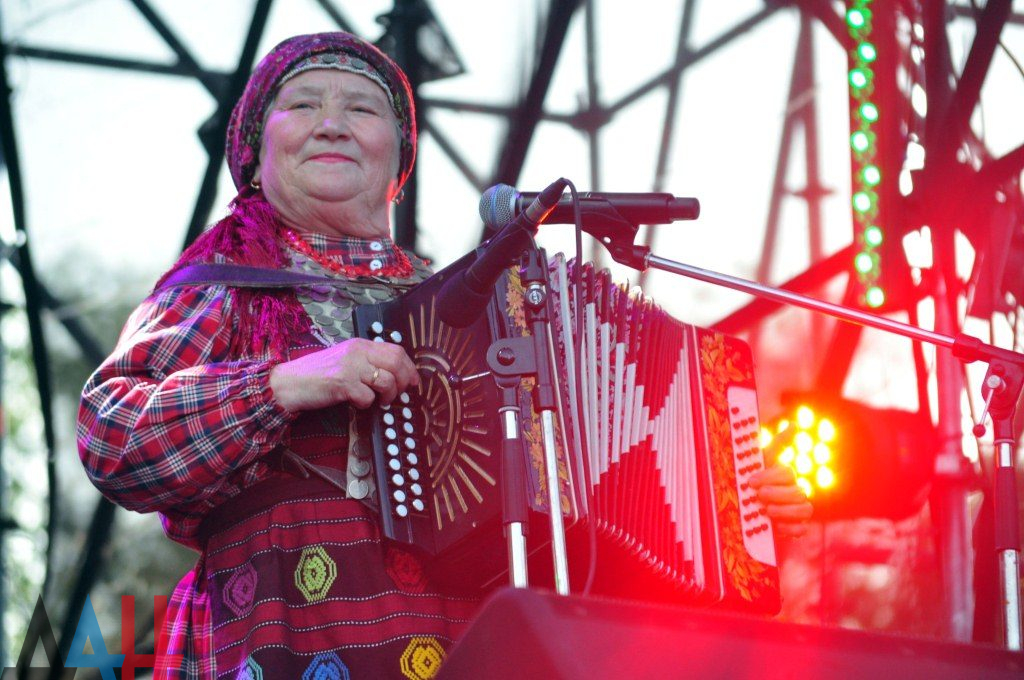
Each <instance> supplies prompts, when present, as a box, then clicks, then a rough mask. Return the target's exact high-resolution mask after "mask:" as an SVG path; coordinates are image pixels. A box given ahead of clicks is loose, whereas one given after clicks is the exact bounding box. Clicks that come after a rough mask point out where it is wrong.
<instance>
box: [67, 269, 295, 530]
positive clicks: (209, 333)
mask: <svg viewBox="0 0 1024 680" xmlns="http://www.w3.org/2000/svg"><path fill="white" fill-rule="evenodd" d="M230 302H231V295H230V292H229V291H228V290H227V289H225V288H224V287H222V286H211V287H204V288H184V289H171V290H168V291H165V292H163V293H161V294H159V295H157V296H154V297H152V298H150V299H149V300H147V301H146V302H144V303H143V304H142V305H141V306H140V307H139V308H138V309H137V310H136V311H135V313H134V314H132V316H131V318H130V319H129V320H128V323H127V325H126V326H125V330H124V331H123V333H122V335H121V340H120V341H119V342H118V346H117V348H116V349H115V350H114V353H113V354H112V355H111V356H110V357H109V358H108V359H107V360H106V361H105V362H104V363H103V364H102V365H101V366H100V367H99V368H98V369H97V370H96V372H95V373H94V374H93V375H92V377H91V378H90V379H89V381H88V382H87V383H86V385H85V388H84V390H83V393H82V402H81V406H80V408H79V415H78V449H79V455H80V456H81V458H82V462H83V464H84V465H85V469H86V471H87V473H88V475H89V477H90V479H91V480H92V482H93V484H95V485H96V487H97V488H98V489H99V490H100V491H101V492H102V493H103V494H104V495H105V496H107V497H108V498H110V499H111V500H112V501H114V502H116V503H117V504H119V505H121V506H122V507H125V508H127V509H129V510H136V511H139V512H151V511H154V510H159V511H162V512H170V513H172V514H179V513H180V512H181V511H183V510H185V509H186V508H188V507H189V506H192V507H195V505H194V504H196V503H198V502H201V501H204V500H207V499H210V498H211V497H212V496H214V495H215V494H217V493H218V491H219V490H220V489H221V487H222V486H223V485H225V484H226V483H227V479H228V477H229V476H231V475H232V473H234V472H236V471H238V470H240V469H241V468H244V467H245V466H246V465H248V464H250V463H252V462H253V461H255V460H257V459H258V458H260V457H261V456H263V455H264V454H266V453H267V452H268V451H270V450H271V449H273V448H274V447H275V445H276V444H277V443H278V442H279V441H281V439H282V437H283V436H284V435H285V433H286V431H287V429H288V424H289V423H290V422H291V420H292V416H291V415H290V414H289V413H288V412H287V411H285V410H284V409H283V408H282V407H281V406H280V405H279V404H277V402H276V401H274V399H273V394H272V392H271V390H270V385H269V372H270V368H271V366H272V364H270V363H269V362H267V361H258V360H242V361H239V360H233V358H232V357H230V356H229V347H230V344H231V334H232V317H231V314H230Z"/></svg>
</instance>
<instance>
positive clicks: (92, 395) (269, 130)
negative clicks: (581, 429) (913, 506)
mask: <svg viewBox="0 0 1024 680" xmlns="http://www.w3.org/2000/svg"><path fill="white" fill-rule="evenodd" d="M415 153H416V127H415V115H414V109H413V101H412V97H411V92H410V89H409V85H408V82H407V80H406V78H405V76H404V74H403V73H402V72H401V71H400V70H399V69H398V68H397V66H396V65H395V64H394V63H392V62H391V61H390V60H389V59H388V58H387V57H386V56H384V55H383V54H382V53H381V52H379V51H378V50H377V49H376V48H374V47H373V46H372V45H369V44H367V43H366V42H364V41H362V40H360V39H358V38H356V37H354V36H351V35H348V34H345V33H325V34H318V35H307V36H297V37H294V38H291V39H289V40H286V41H284V42H283V43H281V44H280V45H278V46H277V47H275V48H274V49H273V50H272V51H271V52H270V54H268V55H267V56H266V58H264V59H263V61H262V62H260V64H259V65H258V66H257V68H256V70H255V72H254V73H253V75H252V77H251V79H250V81H249V83H248V85H247V87H246V90H245V93H244V94H243V96H242V98H241V100H240V101H239V102H238V104H237V106H236V107H235V110H234V112H233V115H232V119H231V125H230V127H229V130H228V139H227V158H228V163H229V165H230V169H231V175H232V178H233V180H234V182H235V185H236V187H238V195H237V197H236V198H235V200H234V201H233V203H232V210H231V214H230V215H228V216H227V217H226V218H224V219H223V220H221V221H220V222H218V223H217V224H216V225H214V226H213V227H212V228H210V229H209V230H208V231H207V232H206V233H204V234H203V236H201V237H200V238H199V239H198V240H197V241H196V243H195V244H193V245H192V246H191V247H190V248H189V249H188V250H187V251H186V252H185V253H184V254H183V255H182V257H181V258H180V260H179V261H178V263H177V264H176V265H175V266H174V267H173V268H172V269H171V271H170V272H168V274H167V275H165V277H164V279H163V280H162V281H161V283H158V285H157V288H156V290H155V292H154V293H153V294H152V295H151V296H150V297H149V298H148V299H147V300H146V301H145V302H143V304H142V305H141V306H140V307H139V308H138V309H137V310H136V311H135V312H134V313H133V315H132V316H131V318H130V319H129V321H128V323H127V326H126V328H125V330H124V332H123V334H122V337H121V340H120V342H119V344H118V347H117V349H116V350H115V351H114V353H113V354H112V355H111V357H110V358H109V359H107V361H106V362H104V364H103V365H102V366H101V367H100V368H99V369H98V370H97V371H96V373H95V374H94V375H93V376H92V378H91V379H90V380H89V382H88V384H87V385H86V386H85V389H84V393H83V398H82V406H81V411H80V417H79V430H78V435H79V448H80V452H81V456H82V460H83V462H84V464H85V467H86V469H87V471H88V473H89V475H90V477H91V479H92V480H93V482H94V483H95V484H96V486H97V487H98V488H99V489H100V490H101V491H102V492H103V493H104V494H105V495H107V496H108V497H109V498H111V499H113V500H114V501H116V502H117V503H119V504H120V505H122V506H124V507H125V508H128V509H131V510H137V511H140V512H149V511H158V512H159V513H160V515H161V518H162V521H163V527H164V530H165V532H166V533H167V535H168V536H169V537H170V538H171V539H173V540H175V541H178V542H180V543H182V544H184V545H187V546H189V547H192V548H194V549H196V550H197V551H199V553H200V557H199V560H198V562H197V564H196V566H195V568H194V569H193V570H192V571H191V572H190V573H189V574H187V575H186V576H185V578H184V579H183V580H182V581H181V583H180V584H179V585H178V587H177V589H176V590H175V592H174V595H173V597H172V599H171V603H170V608H169V611H168V616H167V620H168V629H169V630H170V642H169V645H168V648H167V654H169V655H178V656H176V657H175V659H176V662H175V664H174V667H173V668H170V669H164V670H162V671H160V672H159V673H158V675H159V676H161V677H174V678H215V677H222V676H230V677H232V678H234V677H247V678H258V677H267V678H281V677H299V676H300V675H301V676H302V677H303V678H313V677H316V678H320V677H324V678H345V677H350V676H351V677H375V678H376V677H392V676H394V677H407V678H426V677H432V676H433V674H434V673H435V672H436V670H437V666H438V664H439V663H440V661H441V659H442V658H443V656H444V650H445V649H446V648H447V647H448V646H449V645H450V643H451V642H452V641H453V640H454V639H456V638H457V637H458V635H459V634H460V633H461V631H462V630H463V629H464V628H465V626H466V624H467V623H468V621H469V619H470V617H471V614H472V612H473V610H474V607H475V601H473V600H468V599H460V598H458V597H449V596H444V595H442V594H439V593H438V592H436V590H435V589H433V588H432V586H431V585H430V584H429V583H428V582H427V579H425V577H424V575H423V571H422V569H421V565H420V563H419V562H418V560H417V558H416V557H415V556H413V555H412V554H410V553H409V552H407V551H404V550H402V549H401V548H399V547H397V546H394V545H388V544H385V543H383V542H382V541H381V540H380V535H379V532H378V529H377V525H376V522H375V518H374V516H373V514H372V513H371V512H369V511H368V510H367V509H366V508H365V507H364V506H363V505H362V504H361V503H360V502H358V501H355V500H351V499H347V498H346V496H345V493H344V484H343V483H341V484H338V483H331V480H338V479H342V480H343V479H344V468H345V464H346V459H347V452H348V450H349V447H350V446H358V445H365V442H360V441H359V440H358V437H356V436H355V434H354V432H352V431H350V427H349V426H350V418H349V415H350V411H349V407H350V406H354V407H356V408H365V407H367V406H370V405H371V404H373V403H375V402H379V403H389V402H390V401H391V400H392V399H394V398H395V397H396V395H397V394H399V393H400V392H402V391H403V390H406V389H407V388H414V387H415V386H416V385H417V384H418V377H417V373H416V368H415V366H414V365H413V363H412V362H411V361H410V359H409V358H408V356H407V355H406V354H405V353H404V352H403V351H402V350H401V349H400V348H399V347H397V346H394V345H388V344H384V343H372V342H368V341H364V340H360V339H356V338H353V337H352V335H353V329H352V322H351V314H352V308H353V307H354V306H355V305H357V304H361V303H366V302H372V301H379V300H382V299H387V298H388V297H393V296H394V295H397V294H400V293H402V292H403V291H405V290H407V289H409V288H410V287H411V286H413V285H415V284H416V283H418V282H419V281H421V280H423V279H424V278H425V277H426V276H428V275H429V271H428V269H427V268H426V266H425V265H424V263H423V262H422V261H421V260H419V259H417V258H416V257H415V256H413V255H410V254H407V253H405V252H403V251H402V250H401V249H399V248H398V247H396V246H395V244H394V243H393V242H392V241H391V239H390V224H389V215H390V207H391V206H390V204H391V202H392V201H396V200H397V199H398V198H399V197H400V195H401V188H402V184H403V182H404V181H405V180H406V178H407V177H408V176H409V172H410V170H411V168H412V164H413V160H414V157H415ZM195 263H232V264H243V265H249V266H250V267H260V268H263V269H264V270H267V269H273V270H278V271H281V270H285V271H293V272H305V273H307V274H315V275H321V276H329V277H334V278H336V279H338V281H339V284H338V285H336V286H334V287H332V288H330V289H328V290H329V292H328V293H323V292H322V291H320V292H319V293H318V292H317V290H316V289H312V290H311V289H309V288H303V287H297V288H276V289H275V288H268V287H260V286H259V285H256V283H257V282H255V281H238V280H235V279H232V281H231V283H230V285H229V284H226V283H225V281H226V280H227V279H226V278H225V277H223V276H221V277H220V278H218V277H216V276H214V277H212V278H211V279H210V280H206V281H203V280H201V279H195V278H194V277H193V278H192V279H188V278H187V277H186V281H191V285H180V284H181V279H180V278H177V279H176V277H178V276H179V275H180V274H182V273H183V272H184V271H186V270H188V269H189V268H190V265H193V264H195ZM191 269H193V270H194V269H195V268H194V267H192V268H191ZM235 278H237V276H236V277H235ZM243 278H244V277H243ZM172 283H173V284H174V285H171V284H172ZM310 470H312V471H313V472H314V473H315V474H312V475H311V474H310ZM774 474H775V473H770V474H769V475H767V476H766V477H765V478H764V480H763V483H764V486H763V488H762V496H763V497H764V498H765V499H766V500H768V501H770V502H771V503H772V504H773V505H771V506H770V511H771V512H773V513H776V514H779V515H780V516H782V517H783V518H784V519H787V518H788V519H791V520H795V521H794V523H793V525H794V526H798V525H799V520H800V519H801V518H802V517H803V516H804V515H805V514H806V511H807V509H808V508H807V507H805V505H806V504H802V503H801V502H800V501H801V500H802V497H801V498H796V497H794V496H793V493H795V492H796V491H795V488H794V487H793V485H792V480H791V478H786V477H785V476H784V475H783V476H773V475H774Z"/></svg>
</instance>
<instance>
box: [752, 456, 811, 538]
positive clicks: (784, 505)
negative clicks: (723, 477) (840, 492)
mask: <svg viewBox="0 0 1024 680" xmlns="http://www.w3.org/2000/svg"><path fill="white" fill-rule="evenodd" d="M749 483H750V486H751V487H753V488H754V489H756V490H757V497H758V499H759V500H760V501H761V502H762V503H763V504H764V506H765V509H766V510H767V512H768V517H770V518H771V520H772V526H773V529H774V530H775V534H776V535H777V536H785V537H789V538H796V537H798V536H803V535H804V534H805V533H807V521H808V520H809V519H810V518H811V515H812V514H813V513H814V508H813V507H812V506H811V503H810V501H808V500H807V496H805V495H804V492H803V491H801V490H800V487H798V486H797V485H796V475H794V474H793V471H792V470H791V469H789V468H788V467H785V466H783V465H779V464H777V463H776V464H775V465H772V466H770V467H768V468H765V469H764V470H761V471H760V472H757V473H756V474H754V475H753V476H751V478H750V480H749Z"/></svg>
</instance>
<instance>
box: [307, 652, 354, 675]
mask: <svg viewBox="0 0 1024 680" xmlns="http://www.w3.org/2000/svg"><path fill="white" fill-rule="evenodd" d="M302 680H349V673H348V666H346V665H345V664H344V662H343V661H342V660H341V657H339V656H338V655H337V654H336V653H335V652H324V653H323V654H317V655H316V656H314V657H313V660H312V661H311V662H310V664H309V668H307V669H306V671H305V672H304V673H303V674H302Z"/></svg>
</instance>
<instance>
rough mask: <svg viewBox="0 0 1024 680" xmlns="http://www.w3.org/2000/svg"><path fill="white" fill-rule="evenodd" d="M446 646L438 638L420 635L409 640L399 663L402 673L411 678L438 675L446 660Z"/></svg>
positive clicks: (426, 679)
mask: <svg viewBox="0 0 1024 680" xmlns="http://www.w3.org/2000/svg"><path fill="white" fill-rule="evenodd" d="M444 656H445V655H444V647H442V646H441V643H440V642H438V641H437V639H435V638H432V637H425V636H418V637H414V638H413V639H412V640H409V646H408V647H406V648H405V651H404V652H402V658H401V659H400V660H399V664H400V666H401V669H402V675H404V676H405V677H407V678H409V680H430V678H432V677H434V676H435V675H437V671H438V670H439V669H440V668H441V662H442V661H444Z"/></svg>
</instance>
